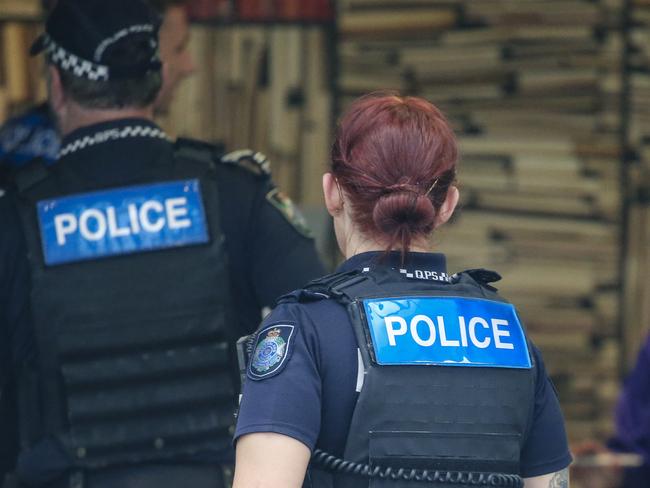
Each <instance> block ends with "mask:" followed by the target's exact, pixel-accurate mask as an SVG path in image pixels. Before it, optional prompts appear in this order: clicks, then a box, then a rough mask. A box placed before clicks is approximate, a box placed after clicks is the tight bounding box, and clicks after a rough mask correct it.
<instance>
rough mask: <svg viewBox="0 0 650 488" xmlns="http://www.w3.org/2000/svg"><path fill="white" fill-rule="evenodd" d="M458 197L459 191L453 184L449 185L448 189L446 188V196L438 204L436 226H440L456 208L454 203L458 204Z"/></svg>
mask: <svg viewBox="0 0 650 488" xmlns="http://www.w3.org/2000/svg"><path fill="white" fill-rule="evenodd" d="M459 198H460V193H459V191H458V188H456V187H455V186H453V185H452V186H450V187H449V190H447V197H446V198H445V201H444V202H443V203H442V205H441V206H440V209H439V210H438V214H437V215H436V227H439V226H441V225H442V224H444V223H445V222H447V221H448V220H449V219H450V218H451V216H452V214H453V213H454V210H456V205H458V199H459Z"/></svg>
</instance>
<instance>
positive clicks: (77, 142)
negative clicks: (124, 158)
mask: <svg viewBox="0 0 650 488" xmlns="http://www.w3.org/2000/svg"><path fill="white" fill-rule="evenodd" d="M138 138H145V139H158V140H161V139H162V140H169V138H168V136H167V135H166V134H165V133H164V132H163V130H162V129H161V128H160V127H158V126H157V125H156V124H155V123H154V122H152V121H151V120H148V119H141V118H127V119H119V120H110V121H108V122H101V123H98V124H93V125H88V126H85V127H81V128H79V129H77V130H75V131H73V132H71V133H70V134H68V135H67V136H65V137H64V138H63V141H62V143H61V151H60V153H59V157H65V156H68V155H71V154H74V153H77V152H79V151H82V150H84V149H86V148H90V147H94V146H97V145H100V144H103V143H106V142H111V141H119V140H127V139H138Z"/></svg>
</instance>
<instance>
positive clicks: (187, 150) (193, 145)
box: [174, 137, 224, 168]
mask: <svg viewBox="0 0 650 488" xmlns="http://www.w3.org/2000/svg"><path fill="white" fill-rule="evenodd" d="M223 152H224V148H223V145H220V144H210V143H209V142H203V141H198V140H196V139H188V138H185V137H179V138H178V139H176V142H175V143H174V154H175V155H176V156H178V157H180V158H186V159H191V160H193V161H199V162H202V163H204V164H206V165H207V166H209V167H211V168H212V167H214V165H215V163H216V162H218V161H219V160H220V159H221V156H222V155H223Z"/></svg>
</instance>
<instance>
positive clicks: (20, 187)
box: [13, 159, 50, 193]
mask: <svg viewBox="0 0 650 488" xmlns="http://www.w3.org/2000/svg"><path fill="white" fill-rule="evenodd" d="M48 176H50V170H49V169H48V168H47V166H45V164H44V163H43V161H41V160H40V159H37V160H35V161H33V162H32V163H30V164H28V165H27V166H25V167H23V168H20V169H19V170H17V171H16V172H15V174H14V176H13V179H14V184H15V186H16V190H17V191H18V193H23V192H26V191H27V190H29V189H30V188H32V187H34V186H36V185H38V184H39V183H41V182H42V181H44V180H45V179H46V178H47V177H48Z"/></svg>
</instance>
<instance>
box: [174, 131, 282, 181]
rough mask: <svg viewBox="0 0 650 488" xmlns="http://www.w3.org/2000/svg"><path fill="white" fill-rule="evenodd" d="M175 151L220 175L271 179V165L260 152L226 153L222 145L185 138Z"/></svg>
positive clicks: (175, 145) (176, 144)
mask: <svg viewBox="0 0 650 488" xmlns="http://www.w3.org/2000/svg"><path fill="white" fill-rule="evenodd" d="M174 150H175V153H176V155H177V156H179V157H183V158H186V159H193V160H195V161H201V162H203V163H205V164H209V165H211V166H213V167H214V168H215V169H216V170H217V171H218V172H220V173H225V174H240V175H246V176H248V177H256V178H257V179H261V180H268V179H270V178H271V165H270V163H269V161H268V159H267V158H266V156H264V154H262V153H261V152H259V151H254V150H252V149H238V150H236V151H231V152H226V151H225V148H224V146H223V145H221V144H214V143H210V142H205V141H200V140H198V139H190V138H185V137H181V138H178V139H177V140H176V142H175V143H174Z"/></svg>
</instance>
